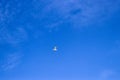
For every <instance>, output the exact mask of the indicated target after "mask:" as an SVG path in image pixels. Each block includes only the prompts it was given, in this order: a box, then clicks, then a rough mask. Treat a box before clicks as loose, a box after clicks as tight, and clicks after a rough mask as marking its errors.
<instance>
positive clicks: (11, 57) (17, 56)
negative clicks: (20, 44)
mask: <svg viewBox="0 0 120 80" xmlns="http://www.w3.org/2000/svg"><path fill="white" fill-rule="evenodd" d="M22 57H23V55H22V54H21V53H11V54H8V55H6V56H5V57H4V59H3V64H2V65H1V69H2V70H3V71H7V70H11V69H13V68H15V67H16V66H17V65H18V64H19V63H20V62H21V58H22Z"/></svg>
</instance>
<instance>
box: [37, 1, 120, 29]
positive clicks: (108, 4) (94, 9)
mask: <svg viewBox="0 0 120 80" xmlns="http://www.w3.org/2000/svg"><path fill="white" fill-rule="evenodd" d="M119 4H120V1H119V0H116V1H115V0H111V1H109V0H97V1H95V0H92V1H88V0H84V1H82V0H67V1H65V0H60V1H58V0H53V2H51V3H49V4H48V5H47V6H46V7H45V8H44V9H43V11H42V12H41V14H43V15H42V18H44V17H45V16H46V15H47V13H49V12H50V11H51V10H54V11H56V12H57V13H58V14H59V16H61V17H62V19H63V20H62V21H61V20H60V21H58V22H56V23H51V24H52V25H53V26H57V25H56V24H61V22H64V21H65V20H66V19H67V21H70V23H72V24H73V26H74V27H83V26H88V25H91V24H95V23H99V22H104V21H105V20H108V19H109V18H110V17H111V15H112V14H114V13H116V12H117V11H119V9H120V8H119ZM38 16H39V15H38ZM64 19H65V20H64ZM51 24H50V26H49V27H51ZM47 25H49V24H47ZM53 26H52V27H53Z"/></svg>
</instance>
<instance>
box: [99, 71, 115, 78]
mask: <svg viewBox="0 0 120 80" xmlns="http://www.w3.org/2000/svg"><path fill="white" fill-rule="evenodd" d="M115 75H116V72H115V71H113V70H103V71H102V72H101V73H100V77H99V80H112V79H114V76H115Z"/></svg>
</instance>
